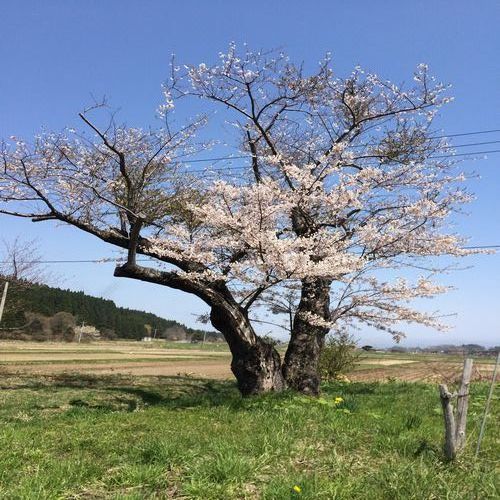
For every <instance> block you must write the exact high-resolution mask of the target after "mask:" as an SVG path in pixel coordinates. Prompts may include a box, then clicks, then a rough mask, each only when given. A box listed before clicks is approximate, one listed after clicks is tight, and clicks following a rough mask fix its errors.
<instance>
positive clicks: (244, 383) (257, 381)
mask: <svg viewBox="0 0 500 500" xmlns="http://www.w3.org/2000/svg"><path fill="white" fill-rule="evenodd" d="M115 276H119V277H127V278H133V279H138V280H141V281H147V282H149V283H157V284H159V285H164V286H169V287H170V288H175V289H177V290H182V291H184V292H188V293H192V294H194V295H196V296H197V297H199V298H200V299H202V300H204V301H205V302H206V303H207V304H208V305H209V306H210V307H211V312H210V320H211V322H212V325H213V326H214V328H216V329H217V330H219V331H220V332H221V333H222V334H223V335H224V338H225V339H226V341H227V343H228V344H229V348H230V350H231V354H232V355H233V360H232V362H231V370H232V371H233V373H234V376H235V377H236V380H237V382H238V388H239V389H240V392H241V393H242V394H243V395H244V396H247V395H250V394H260V393H262V392H269V391H282V390H283V389H285V387H286V384H285V379H284V378H283V374H282V373H281V358H280V355H279V353H278V352H277V351H276V349H274V347H273V346H272V345H270V344H268V343H266V342H264V341H263V340H262V339H261V338H259V337H258V336H257V335H256V334H255V332H254V330H253V328H252V325H251V324H250V321H249V319H248V316H247V313H246V311H245V310H244V309H243V308H241V307H240V306H239V305H238V304H237V303H236V302H235V300H234V299H233V298H232V296H231V293H230V292H229V290H227V288H225V285H224V284H220V283H219V284H210V285H207V284H202V283H200V282H196V281H194V280H189V279H188V278H186V277H184V276H180V275H178V274H177V273H176V272H171V271H160V270H156V269H150V268H146V267H142V266H137V265H136V264H135V263H134V262H132V263H126V264H124V265H122V266H117V267H116V269H115Z"/></svg>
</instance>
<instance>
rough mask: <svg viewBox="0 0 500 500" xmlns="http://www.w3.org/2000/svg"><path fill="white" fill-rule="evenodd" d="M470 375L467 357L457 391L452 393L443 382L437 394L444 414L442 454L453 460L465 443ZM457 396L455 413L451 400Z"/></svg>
mask: <svg viewBox="0 0 500 500" xmlns="http://www.w3.org/2000/svg"><path fill="white" fill-rule="evenodd" d="M471 376H472V359H471V358H467V359H466V360H465V362H464V368H463V371H462V381H461V383H460V389H459V390H458V393H455V394H452V393H450V392H449V391H448V387H447V386H446V385H444V384H441V385H440V386H439V396H440V397H441V405H442V407H443V416H444V454H445V455H446V458H447V459H448V460H453V459H454V458H455V457H456V456H457V453H458V452H459V451H460V450H461V449H462V448H463V447H464V445H465V429H466V424H467V409H468V407H469V384H470V379H471ZM457 396H458V402H457V415H456V418H455V412H454V411H453V405H452V404H451V400H452V399H453V398H454V397H457Z"/></svg>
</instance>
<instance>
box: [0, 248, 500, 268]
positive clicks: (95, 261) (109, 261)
mask: <svg viewBox="0 0 500 500" xmlns="http://www.w3.org/2000/svg"><path fill="white" fill-rule="evenodd" d="M495 248H500V244H499V245H474V246H465V247H462V250H493V249H495ZM124 260H125V259H116V258H113V257H105V258H103V259H88V260H84V259H78V260H68V259H66V260H27V261H18V262H17V263H18V264H117V263H119V262H122V261H124ZM137 262H154V258H153V257H151V258H149V259H137ZM0 264H10V261H8V260H5V261H0Z"/></svg>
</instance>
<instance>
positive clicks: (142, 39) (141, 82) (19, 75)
mask: <svg viewBox="0 0 500 500" xmlns="http://www.w3.org/2000/svg"><path fill="white" fill-rule="evenodd" d="M499 25H500V2H498V1H496V0H484V1H481V2H476V3H473V2H470V1H467V0H457V1H453V2H452V1H441V2H436V1H432V0H425V1H413V2H401V1H396V0H386V1H383V2H382V1H373V0H361V1H358V2H347V1H337V2H334V1H327V0H320V1H311V2H304V1H298V0H287V1H278V0H267V1H262V0H254V1H253V2H251V3H246V2H245V3H244V2H234V1H229V0H212V1H210V2H202V1H201V0H198V1H194V0H191V1H189V0H187V1H184V2H182V3H181V2H172V1H171V2H167V1H159V0H145V1H132V0H107V1H106V2H99V1H97V0H87V1H76V0H45V1H44V2H40V1H34V0H32V1H29V0H24V1H22V2H8V1H6V0H0V26H1V29H2V38H1V41H0V61H1V66H0V68H1V72H0V138H6V137H8V136H10V135H16V136H21V137H26V138H30V137H31V136H32V135H33V134H35V133H36V132H38V131H40V129H41V127H45V128H47V129H49V130H60V129H62V128H63V127H64V126H66V125H70V126H73V125H74V124H75V123H77V113H78V111H80V110H81V109H82V108H84V107H85V106H86V105H88V104H89V103H90V102H91V95H93V96H96V97H101V96H103V95H106V96H108V97H109V99H110V102H111V104H112V105H114V106H117V107H120V108H121V110H122V111H121V114H120V118H121V119H123V120H126V122H127V123H128V124H129V125H133V126H148V125H154V123H155V122H154V112H155V109H156V107H157V105H158V104H159V103H160V102H161V90H160V85H161V82H162V81H164V80H165V79H166V78H167V76H168V64H169V61H170V56H171V54H172V53H175V54H176V56H177V59H178V60H179V62H181V63H183V62H186V63H194V64H199V63H201V62H206V63H210V62H214V61H215V60H216V59H217V57H218V53H219V51H224V50H226V49H227V46H228V44H229V42H231V41H234V42H236V43H237V44H238V45H242V44H243V43H244V42H246V43H248V45H249V46H250V47H252V48H255V49H260V48H263V49H268V48H283V49H284V50H286V51H287V52H288V53H289V54H290V56H291V58H292V59H293V60H295V61H305V62H306V64H310V65H314V64H316V63H317V61H319V60H320V59H321V57H322V56H323V55H324V54H325V52H331V53H332V56H333V61H334V69H335V70H336V71H337V72H338V73H340V74H344V75H345V74H346V73H348V72H349V71H350V70H351V69H352V68H353V67H354V66H355V65H358V64H359V65H361V66H363V67H364V68H365V69H367V70H370V71H373V72H375V73H377V74H379V75H382V76H383V77H385V78H388V79H390V80H393V81H395V82H402V81H405V80H411V77H412V72H413V70H414V69H415V66H416V65H417V64H418V63H420V62H426V63H428V64H429V66H430V70H431V72H432V73H433V74H434V75H436V76H437V77H438V79H439V80H441V81H444V82H447V83H451V84H452V85H453V88H452V90H451V94H452V95H453V96H454V97H455V101H454V102H453V103H452V104H450V105H448V106H446V107H445V108H444V109H443V111H442V113H441V116H440V117H439V118H438V122H437V123H438V126H439V128H442V129H443V130H444V131H445V133H447V134H455V133H462V132H471V131H484V130H491V129H500V57H499V54H500V36H499V34H498V26H499ZM193 112H194V108H193ZM495 140H498V141H500V132H497V133H492V134H485V135H477V136H470V137H461V138H457V139H456V140H455V144H463V143H475V142H485V141H495ZM485 149H487V150H490V149H500V143H499V144H491V145H484V146H477V147H471V148H468V149H467V151H482V150H485ZM464 169H466V170H474V171H476V172H477V173H478V174H480V176H481V179H478V180H474V181H473V182H471V184H470V189H471V190H472V191H473V192H474V193H475V194H476V196H477V200H476V201H475V202H474V203H473V204H471V205H470V206H469V207H468V208H467V210H468V212H469V214H468V215H467V216H464V217H463V218H461V219H460V220H459V222H458V230H459V231H460V232H461V233H463V234H465V235H467V236H469V237H470V238H471V239H470V244H471V245H492V244H497V245H499V244H500V196H499V193H500V154H491V155H488V158H487V159H481V160H475V161H470V160H466V161H465V162H464ZM18 235H20V236H25V237H37V238H38V240H39V246H40V250H41V252H42V254H43V257H44V258H46V259H51V260H52V259H53V260H62V259H98V258H102V257H110V256H113V255H114V250H113V248H112V247H110V246H108V245H105V244H104V243H102V242H100V241H97V240H96V239H94V238H93V237H91V236H89V235H86V234H83V233H81V232H79V231H77V230H75V229H73V228H69V227H64V226H61V225H56V224H53V223H37V224H33V223H31V222H29V221H23V220H18V219H13V218H9V217H6V216H2V215H0V238H4V239H12V238H14V237H15V236H18ZM462 264H463V265H464V266H471V267H468V268H467V269H464V270H461V271H459V272H456V273H454V274H452V275H448V276H446V277H445V279H444V282H445V283H448V284H450V285H453V286H454V287H455V290H454V291H452V292H450V293H449V294H447V295H446V296H441V297H438V298H435V299H433V301H432V303H431V304H430V305H427V306H425V307H427V308H431V309H433V310H434V309H439V310H441V311H442V312H443V313H444V314H452V313H457V315H456V316H454V317H451V318H450V319H449V323H450V324H452V325H454V326H453V328H452V330H451V331H450V332H448V333H437V332H434V331H431V330H427V329H422V328H411V329H409V330H408V338H407V340H406V341H405V342H404V345H415V344H437V343H462V342H479V343H488V344H500V332H499V330H500V329H499V309H500V254H497V255H493V256H475V257H472V258H469V259H467V261H463V262H462ZM51 269H52V270H53V272H55V273H56V274H57V275H59V276H60V278H61V284H62V286H64V287H66V288H71V289H78V290H83V291H85V292H87V293H89V294H92V295H97V296H102V297H105V298H110V299H112V300H114V301H115V302H116V303H117V304H118V305H121V306H125V307H131V308H136V309H144V310H146V311H152V312H154V313H157V314H159V315H161V316H165V317H168V318H173V319H176V320H178V321H181V322H183V323H186V324H188V325H190V326H200V325H199V324H197V323H196V314H200V313H202V312H204V311H206V308H205V306H204V304H203V303H202V302H201V301H199V300H198V299H196V298H195V297H192V296H189V295H187V294H183V293H181V292H177V291H173V290H169V289H166V288H162V287H158V286H154V285H149V284H144V283H140V282H136V281H131V280H126V279H123V278H114V277H113V265H112V264H78V265H76V264H60V265H53V266H51ZM355 335H356V336H357V337H358V338H359V339H360V341H361V342H365V343H371V344H375V345H391V344H392V341H391V338H390V336H389V335H388V334H386V333H383V332H374V331H371V330H370V331H369V330H361V331H359V332H355Z"/></svg>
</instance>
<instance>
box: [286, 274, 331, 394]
mask: <svg viewBox="0 0 500 500" xmlns="http://www.w3.org/2000/svg"><path fill="white" fill-rule="evenodd" d="M330 284H331V282H330V281H329V280H322V279H315V280H304V281H303V283H302V292H301V297H300V302H299V306H298V308H297V312H296V313H295V318H294V322H293V328H292V333H291V337H290V342H289V344H288V349H287V351H286V355H285V361H284V364H283V375H284V377H285V380H286V383H287V384H288V386H289V387H291V388H292V389H295V390H297V391H299V392H302V393H304V394H310V395H318V394H319V392H320V382H321V376H320V374H319V369H318V368H319V367H318V364H319V356H320V354H321V350H322V348H323V345H324V343H325V336H326V334H327V333H328V331H329V327H326V326H317V325H313V324H311V322H310V321H308V318H307V316H308V314H313V315H314V316H316V317H318V318H320V319H321V320H325V321H327V320H328V319H329V317H330Z"/></svg>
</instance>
